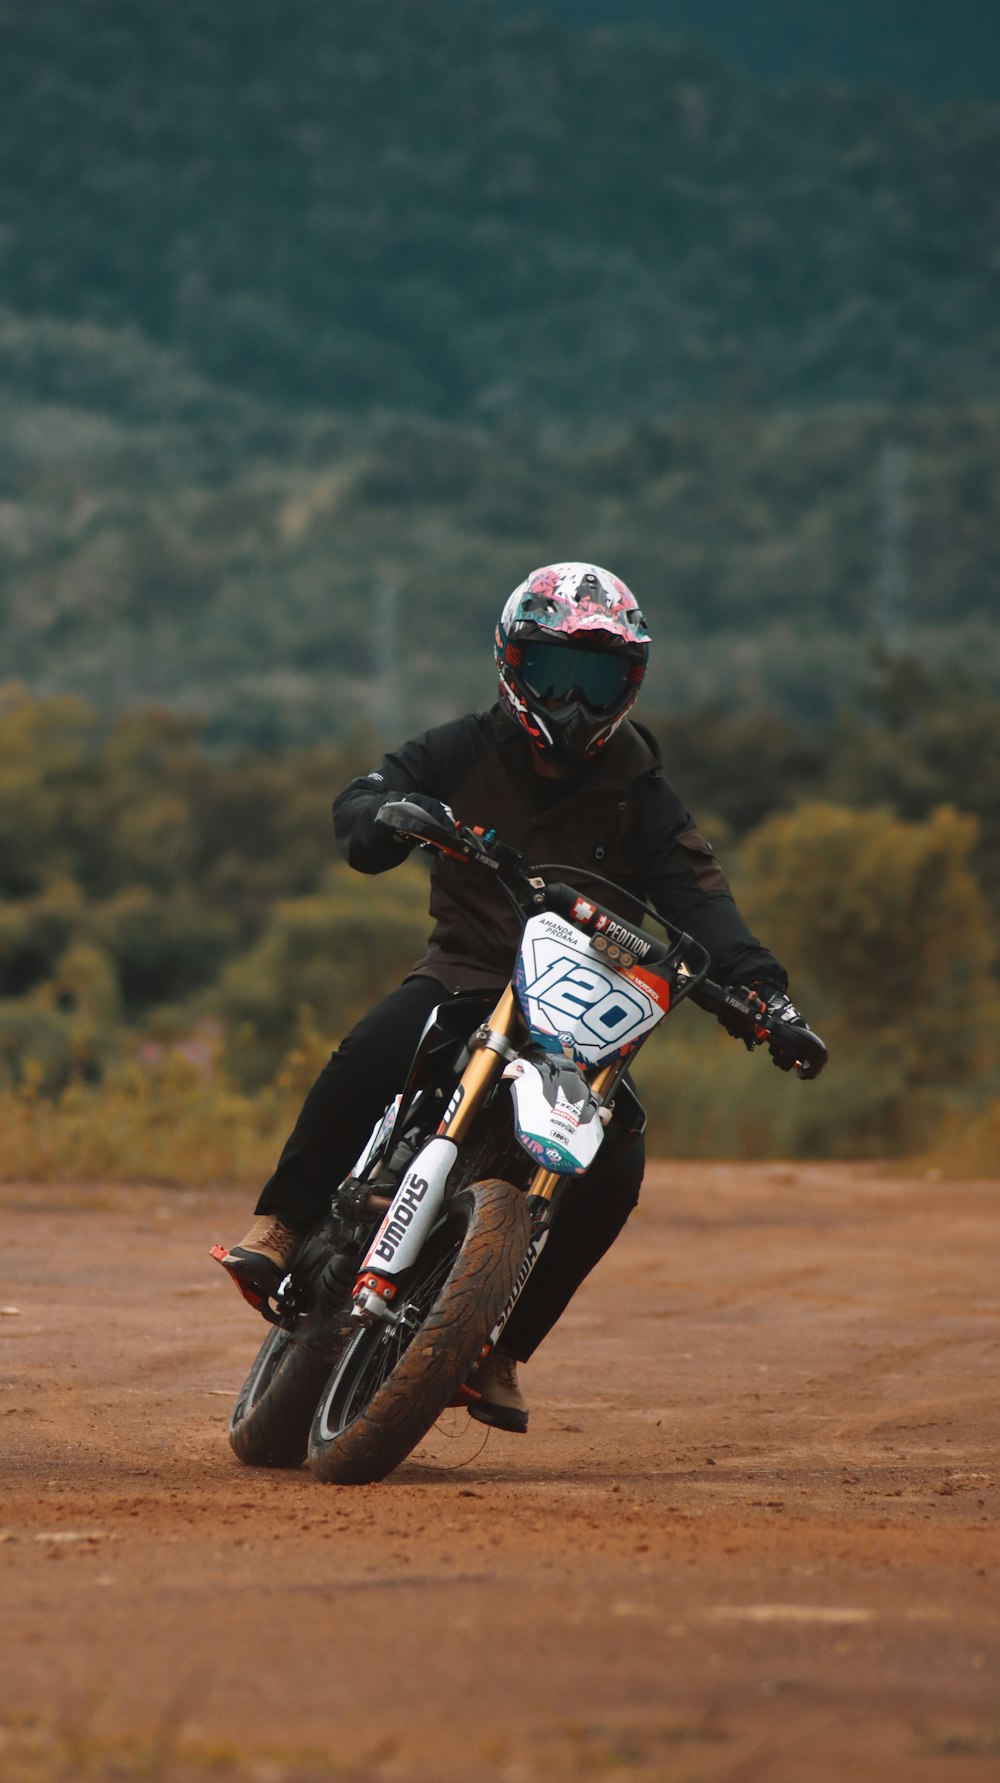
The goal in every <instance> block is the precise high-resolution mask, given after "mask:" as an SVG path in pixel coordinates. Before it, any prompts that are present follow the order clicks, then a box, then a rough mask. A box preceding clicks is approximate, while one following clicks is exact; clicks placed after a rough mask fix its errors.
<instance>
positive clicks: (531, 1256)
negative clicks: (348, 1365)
mask: <svg viewBox="0 0 1000 1783" xmlns="http://www.w3.org/2000/svg"><path fill="white" fill-rule="evenodd" d="M516 1022H517V1004H516V1000H515V997H514V991H513V988H512V987H511V986H509V985H508V987H507V989H506V990H505V991H504V992H503V994H502V996H501V997H500V1000H499V1002H498V1003H497V1005H496V1008H495V1009H494V1010H493V1012H492V1014H491V1015H490V1017H489V1020H488V1021H487V1022H485V1023H484V1024H483V1026H482V1028H480V1030H479V1034H478V1040H479V1044H478V1046H477V1048H476V1051H475V1052H474V1053H473V1055H472V1057H471V1059H470V1060H469V1063H468V1064H467V1065H466V1067H465V1070H464V1071H463V1073H462V1076H461V1078H460V1079H459V1082H458V1084H457V1085H456V1088H455V1092H454V1094H453V1096H452V1098H451V1101H450V1102H449V1104H448V1107H447V1108H446V1109H445V1113H444V1118H443V1119H442V1121H441V1124H440V1126H439V1127H438V1130H437V1133H436V1134H435V1136H434V1138H433V1139H432V1140H430V1141H429V1142H428V1143H427V1145H425V1146H424V1147H423V1149H422V1150H421V1151H420V1152H419V1153H418V1154H417V1157H416V1158H415V1159H414V1161H413V1163H412V1164H411V1165H410V1168H409V1170H408V1171H407V1172H406V1175H405V1176H404V1178H403V1181H402V1182H401V1184H400V1186H399V1188H398V1189H397V1191H396V1194H395V1195H394V1197H393V1200H392V1203H391V1205H390V1207H389V1211H388V1212H387V1214H386V1215H385V1218H384V1220H383V1221H382V1224H381V1226H380V1227H379V1229H378V1231H377V1232H376V1234H375V1237H374V1239H373V1240H372V1243H371V1245H370V1246H369V1249H368V1252H367V1255H366V1256H365V1258H364V1261H363V1262H362V1264H361V1269H360V1273H359V1275H358V1279H357V1282H356V1284H355V1288H354V1311H353V1314H352V1317H353V1318H354V1319H355V1320H356V1321H358V1322H359V1323H361V1324H368V1325H370V1324H374V1323H375V1322H376V1320H385V1321H387V1322H389V1323H391V1324H395V1323H398V1321H399V1314H398V1313H397V1312H396V1311H395V1310H394V1308H393V1301H394V1300H395V1299H396V1295H397V1293H398V1284H397V1281H396V1280H395V1279H393V1278H394V1277H397V1276H399V1275H402V1274H403V1272H404V1270H405V1269H406V1268H408V1267H409V1265H410V1263H411V1262H412V1261H414V1260H415V1258H416V1256H417V1254H418V1253H419V1251H420V1249H421V1247H422V1246H423V1243H424V1239H425V1238H426V1236H427V1233H428V1232H429V1231H430V1229H431V1227H432V1225H433V1224H434V1221H435V1220H436V1219H437V1217H438V1214H439V1213H440V1210H441V1207H442V1205H443V1202H444V1195H445V1188H446V1185H447V1180H448V1175H449V1172H450V1170H451V1166H452V1164H453V1163H454V1160H455V1157H456V1156H457V1152H458V1147H459V1145H460V1144H461V1143H462V1141H463V1139H465V1137H466V1135H467V1134H468V1131H469V1128H470V1126H471V1124H472V1121H473V1119H474V1118H475V1116H476V1114H477V1113H478V1111H479V1109H480V1107H481V1105H482V1101H483V1097H484V1096H485V1095H486V1092H487V1091H488V1090H489V1089H490V1088H491V1087H492V1085H493V1083H494V1082H495V1081H496V1078H497V1076H498V1074H499V1072H500V1071H501V1070H502V1069H503V1067H504V1066H505V1065H506V1064H507V1063H508V1062H509V1059H510V1057H511V1055H512V1047H511V1035H512V1033H513V1030H514V1028H515V1025H516ZM621 1070H622V1065H621V1061H620V1060H616V1061H614V1062H612V1063H611V1064H609V1065H605V1066H604V1067H603V1069H602V1070H601V1071H599V1072H598V1073H597V1075H596V1077H595V1078H594V1079H593V1082H592V1088H593V1091H594V1094H595V1095H597V1096H598V1097H600V1098H602V1099H603V1097H604V1095H605V1093H606V1092H608V1091H610V1090H613V1088H614V1084H615V1082H616V1081H617V1079H618V1077H619V1076H620V1074H621ZM565 1182H566V1177H565V1176H564V1175H562V1174H561V1173H560V1172H558V1171H555V1170H544V1169H539V1170H536V1171H535V1174H534V1176H533V1177H532V1179H531V1182H530V1183H529V1185H528V1211H529V1213H530V1214H531V1243H530V1245H529V1247H528V1253H527V1255H526V1257H525V1259H524V1261H523V1263H522V1265H521V1267H520V1269H519V1270H518V1272H517V1279H516V1280H515V1282H514V1286H513V1288H512V1289H511V1292H510V1296H509V1298H508V1300H507V1303H506V1305H505V1306H504V1308H503V1311H502V1312H501V1314H500V1317H499V1318H498V1319H497V1322H496V1324H495V1325H494V1327H493V1329H492V1331H491V1332H490V1334H489V1337H488V1338H487V1340H486V1343H485V1344H484V1346H483V1349H482V1351H481V1353H480V1355H479V1357H478V1360H477V1366H478V1365H479V1363H480V1362H483V1361H485V1359H486V1357H487V1356H488V1355H489V1354H490V1351H491V1350H492V1349H494V1348H495V1346H496V1344H497V1343H498V1342H499V1339H500V1335H501V1333H502V1332H503V1330H504V1328H505V1326H506V1325H507V1323H508V1320H509V1319H510V1316H511V1314H512V1313H513V1311H514V1308H515V1306H516V1305H517V1302H518V1300H519V1299H520V1297H521V1295H522V1293H523V1292H524V1289H525V1287H526V1285H527V1283H528V1282H529V1280H530V1279H531V1276H532V1274H533V1272H534V1269H535V1265H536V1264H537V1262H538V1259H539V1257H540V1256H541V1254H542V1251H543V1250H544V1248H545V1244H546V1241H547V1239H548V1235H549V1228H550V1226H551V1223H552V1217H553V1213H554V1198H555V1196H556V1193H557V1191H558V1190H559V1188H560V1186H561V1185H563V1184H565ZM404 1225H405V1232H404V1233H402V1235H401V1228H402V1227H403V1226H404ZM390 1263H391V1265H392V1275H391V1276H390V1275H388V1274H387V1273H386V1268H387V1265H388V1264H390Z"/></svg>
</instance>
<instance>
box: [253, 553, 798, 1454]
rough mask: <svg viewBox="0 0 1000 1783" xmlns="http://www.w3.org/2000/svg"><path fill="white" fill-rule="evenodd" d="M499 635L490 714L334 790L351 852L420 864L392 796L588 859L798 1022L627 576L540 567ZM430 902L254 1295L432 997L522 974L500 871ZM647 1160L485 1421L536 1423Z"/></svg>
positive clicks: (380, 1095)
mask: <svg viewBox="0 0 1000 1783" xmlns="http://www.w3.org/2000/svg"><path fill="white" fill-rule="evenodd" d="M495 644H496V661H497V668H498V671H499V677H500V686H499V700H498V701H497V703H496V704H495V705H494V706H492V707H491V708H490V710H488V711H486V712H481V713H474V714H470V715H468V716H467V717H464V718H459V719H456V720H454V721H453V722H451V723H448V724H444V725H440V726H438V727H436V728H435V729H433V730H430V731H427V732H425V733H424V734H423V735H421V736H418V737H415V738H413V739H412V740H411V741H409V742H407V743H404V744H403V745H402V746H401V747H400V748H398V749H396V750H393V751H391V752H390V753H389V754H387V755H386V756H385V757H384V758H383V760H382V762H381V763H380V765H379V767H378V768H377V769H375V770H374V771H373V772H372V773H370V774H366V775H362V776H360V777H359V778H358V779H356V780H353V781H351V783H350V785H349V786H347V787H346V788H345V789H344V791H343V792H341V793H340V794H339V796H338V797H337V799H336V800H335V802H334V807H333V812H334V829H335V833H336V837H337V841H338V843H339V845H340V849H341V851H342V853H343V854H344V856H345V857H346V859H347V861H348V862H349V864H350V865H351V866H352V867H354V868H356V869H357V870H358V871H359V872H362V873H381V872H384V871H386V870H387V869H388V868H390V867H394V866H396V865H397V864H398V862H399V861H400V860H402V859H403V858H405V855H406V854H407V853H408V852H409V848H408V847H405V846H401V845H400V843H399V841H398V840H397V839H396V837H395V836H393V835H391V834H389V833H388V832H386V831H385V830H383V829H380V828H379V827H378V826H377V825H376V824H375V821H374V819H375V815H376V813H377V811H378V810H379V808H380V806H381V805H383V804H384V803H385V802H386V801H387V800H390V799H397V798H400V797H403V796H404V795H405V797H407V798H408V799H410V800H412V801H415V802H416V803H417V804H419V805H422V806H423V807H424V808H425V809H426V810H428V811H429V812H432V813H433V814H434V815H435V816H437V817H438V818H440V819H442V820H444V821H446V822H449V823H450V822H455V821H460V822H462V823H464V824H470V825H475V824H482V825H484V826H486V827H488V828H490V829H495V830H496V831H497V833H498V834H499V835H500V836H501V837H502V838H503V840H504V841H505V842H508V843H510V844H512V845H513V846H514V847H516V848H519V849H520V850H521V851H522V852H523V853H524V854H525V855H526V857H527V859H528V860H529V861H530V862H532V863H541V862H544V861H558V862H560V863H567V864H570V865H572V866H573V867H574V868H575V869H577V871H576V872H575V874H574V884H575V885H577V886H578V887H579V888H580V889H581V890H582V891H584V892H585V893H587V892H592V894H593V895H594V896H596V897H597V898H598V899H599V900H600V901H601V902H602V903H604V904H605V905H610V907H612V908H613V909H615V910H616V911H617V912H619V913H620V914H621V915H622V916H623V917H624V918H625V920H629V919H630V918H631V919H632V920H636V917H637V910H636V906H635V905H634V904H633V903H632V902H631V898H630V894H631V895H632V896H633V897H635V898H642V899H647V900H648V901H649V902H650V903H652V904H653V906H654V907H655V908H656V909H657V910H658V911H659V912H660V914H661V915H662V916H664V917H665V918H666V919H667V920H668V921H670V922H672V923H674V924H675V925H676V926H677V927H679V928H683V929H685V930H686V931H687V932H688V933H689V934H691V935H693V936H694V938H695V940H697V941H699V942H701V943H702V945H703V946H704V947H706V948H707V950H708V952H709V955H710V957H711V973H712V976H713V977H714V978H715V979H717V980H719V981H720V982H722V983H723V984H727V985H734V986H740V987H741V988H750V989H752V990H754V991H755V992H756V993H757V994H758V995H759V996H760V997H761V998H762V999H763V1000H764V1002H765V1003H766V1004H767V1006H768V1009H769V1011H771V1012H772V1013H777V1014H779V1015H780V1017H781V1019H782V1020H783V1021H786V1022H790V1023H792V1024H801V1023H802V1018H801V1017H800V1016H799V1015H798V1012H797V1011H796V1010H795V1009H794V1007H793V1006H792V1004H791V1003H790V1002H789V1000H788V997H787V995H786V986H787V975H786V973H785V971H784V969H783V968H782V966H780V965H779V963H778V961H777V960H776V959H775V957H774V955H773V954H772V953H770V952H769V951H768V950H767V948H765V947H764V946H762V945H761V943H760V942H759V941H758V940H757V939H756V937H755V936H754V935H752V934H751V933H750V930H749V929H748V927H747V925H746V923H745V922H744V920H743V918H742V916H741V915H740V913H739V911H738V909H737V907H736V904H735V902H734V900H733V896H732V892H731V890H730V888H729V885H728V882H727V880H726V878H725V876H724V874H723V872H722V869H721V867H720V866H719V863H718V861H717V860H716V858H715V855H714V853H713V851H712V848H711V846H710V845H709V843H708V842H707V841H706V840H705V838H704V837H703V836H702V834H701V832H700V831H699V830H698V829H697V828H696V826H695V824H694V822H693V821H692V818H691V816H690V814H689V813H688V812H687V810H686V809H685V807H684V805H683V803H682V801H681V799H680V797H679V795H678V794H677V793H676V792H675V791H674V789H673V787H672V786H670V785H669V783H668V782H667V780H666V779H665V778H664V775H663V770H662V766H661V762H660V753H659V749H658V747H657V744H656V742H655V740H654V738H653V737H652V736H651V735H650V733H649V732H648V731H647V730H645V729H644V728H643V727H642V726H641V725H638V724H635V723H633V722H631V721H630V720H629V719H628V714H629V712H630V711H631V708H632V706H633V705H634V703H635V700H636V697H637V695H638V693H639V689H640V687H641V686H642V681H643V677H644V675H645V672H646V665H647V661H648V657H649V632H648V629H647V626H646V622H645V619H644V618H643V615H642V613H641V611H640V609H639V605H638V603H637V601H636V599H635V596H634V595H633V594H632V593H631V591H630V590H629V589H628V588H627V587H626V585H625V583H624V582H622V581H621V580H619V578H618V577H617V576H614V575H612V574H611V573H610V572H609V571H608V570H605V569H601V568H600V567H598V566H597V565H596V564H590V563H576V562H567V563H556V564H549V565H546V566H545V567H544V568H541V569H537V570H534V571H532V573H531V574H530V575H529V576H527V577H526V578H525V580H524V581H523V582H522V583H520V585H519V586H518V587H517V588H516V589H515V590H514V592H513V594H511V595H510V597H509V599H508V600H507V602H506V604H505V605H504V608H503V611H502V614H501V617H500V621H499V624H498V626H497V629H496V640H495ZM588 874H589V875H593V877H592V878H591V879H590V881H589V883H588ZM606 880H611V881H613V882H614V884H615V885H616V886H617V887H619V888H621V890H620V891H619V892H617V893H616V892H614V891H613V890H612V889H610V888H609V887H608V886H607V884H605V883H602V882H603V881H606ZM430 913H431V916H432V917H433V918H434V928H433V931H432V933H431V936H430V939H429V942H428V946H427V951H426V953H425V954H424V956H423V958H422V959H420V960H419V961H417V963H416V964H415V965H414V966H413V967H412V969H411V971H410V973H409V974H408V976H407V977H406V979H405V980H404V982H403V983H402V984H401V985H400V986H398V987H397V989H395V990H393V991H391V992H390V993H389V995H388V996H386V997H384V998H383V999H382V1001H381V1002H380V1003H378V1004H376V1006H375V1007H374V1008H373V1009H371V1010H370V1011H369V1012H368V1013H367V1014H366V1015H365V1016H364V1017H363V1018H362V1020H361V1021H360V1022H359V1023H358V1024H357V1026H356V1027H355V1028H354V1029H353V1030H352V1032H351V1033H350V1034H348V1035H347V1037H346V1038H345V1039H344V1040H343V1041H342V1042H341V1044H340V1046H339V1048H338V1049H337V1051H336V1052H334V1053H333V1055H332V1056H331V1058H330V1060H329V1062H328V1063H327V1064H326V1065H325V1066H324V1068H323V1070H322V1071H321V1072H320V1074H319V1077H318V1078H317V1080H316V1082H315V1084H314V1085H313V1087H312V1089H311V1090H310V1091H309V1093H308V1095H307V1097H306V1100H305V1103H304V1104H303V1107H302V1110H301V1113H300V1114H299V1117H298V1120H297V1122H296V1125H295V1128H294V1130H293V1132H292V1134H291V1136H290V1138H289V1139H288V1141H287V1143H286V1145H285V1147H284V1150H283V1151H282V1153H281V1156H280V1158H279V1160H278V1164H277V1167H276V1169H275V1171H274V1174H273V1175H272V1177H271V1178H270V1180H269V1181H268V1183H267V1184H266V1186H265V1188H264V1190H263V1193H262V1194H261V1196H260V1199H259V1200H258V1203H257V1207H256V1217H255V1219H254V1222H253V1224H252V1226H251V1227H250V1230H249V1232H248V1233H247V1234H246V1236H245V1238H243V1240H242V1241H241V1242H240V1244H238V1245H235V1246H234V1247H233V1248H232V1250H230V1251H229V1252H228V1253H227V1255H226V1257H225V1258H224V1263H225V1266H226V1268H227V1269H228V1270H229V1272H230V1274H231V1275H232V1276H233V1277H234V1279H235V1280H236V1282H237V1285H238V1286H239V1287H240V1288H241V1291H243V1292H244V1293H245V1294H246V1295H247V1298H249V1299H250V1300H251V1303H252V1304H253V1303H256V1304H259V1303H260V1301H261V1299H262V1298H267V1297H268V1296H269V1295H271V1294H273V1293H274V1291H275V1289H276V1287H277V1285H278V1282H279V1281H280V1279H281V1277H282V1276H283V1275H284V1274H285V1272H286V1270H287V1267H288V1264H289V1261H290V1259H291V1257H292V1255H293V1253H294V1250H295V1247H296V1245H297V1243H298V1241H299V1238H300V1236H301V1234H302V1233H303V1232H305V1231H306V1230H307V1229H308V1228H309V1227H310V1226H312V1225H313V1224H315V1222H316V1220H317V1219H319V1218H320V1217H321V1216H322V1214H323V1212H324V1211H325V1208H326V1207H327V1206H328V1205H329V1200H330V1196H331V1193H332V1191H333V1189H334V1188H335V1187H336V1185H337V1184H338V1183H339V1182H340V1181H341V1180H342V1179H343V1178H344V1177H345V1176H346V1175H347V1174H348V1172H349V1171H350V1168H351V1165H352V1164H353V1162H354V1159H355V1158H356V1157H357V1155H358V1153H359V1152H360V1150H361V1148H362V1146H363V1144H364V1142H365V1140H366V1139H367V1137H368V1135H369V1133H370V1131H371V1129H372V1126H373V1125H374V1123H375V1121H376V1120H377V1119H378V1117H379V1116H380V1114H381V1112H382V1110H383V1108H384V1107H385V1106H386V1104H387V1103H388V1102H389V1101H390V1100H391V1098H392V1097H393V1095H394V1094H395V1093H396V1091H397V1090H398V1089H399V1088H400V1087H401V1085H402V1082H403V1080H404V1079H405V1076H406V1070H407V1066H408V1063H409V1060H410V1057H411V1056H412V1053H413V1051H414V1048H415V1046H416V1044H417V1041H418V1039H419V1037H420V1034H421V1032H422V1029H423V1027H424V1024H425V1022H426V1020H427V1017H428V1016H429V1014H430V1013H431V1011H432V1009H433V1008H434V1007H435V1006H436V1005H437V1004H438V1003H440V1002H441V1000H442V999H443V998H447V997H450V996H453V995H456V994H458V993H460V992H469V991H479V990H482V991H484V992H486V991H488V992H491V993H494V994H498V993H499V991H500V990H501V989H502V987H503V986H504V985H505V984H506V983H507V982H508V980H509V978H510V975H511V971H512V969H513V963H514V958H515V953H516V947H517V942H518V931H517V925H516V920H515V917H514V914H513V913H512V911H511V910H510V908H509V906H508V904H507V903H506V901H505V900H504V898H503V896H502V894H501V893H500V891H499V889H498V888H497V886H496V885H495V884H494V883H493V882H492V879H491V876H490V875H489V874H487V873H483V872H477V871H470V870H469V869H468V867H466V866H463V865H462V864H460V863H459V862H457V861H455V860H450V859H448V858H446V857H443V856H441V855H438V854H435V856H434V859H433V864H432V867H431V890H430ZM773 1056H774V1058H775V1063H776V1064H778V1065H779V1066H780V1067H781V1068H782V1069H783V1070H790V1069H791V1068H792V1066H793V1065H794V1063H795V1059H794V1054H793V1053H791V1052H787V1051H786V1052H783V1051H782V1050H781V1048H780V1047H779V1048H778V1050H777V1051H776V1052H775V1053H774V1055H773ZM612 1132H613V1128H612V1129H611V1130H609V1139H610V1138H611V1136H612ZM644 1161H645V1159H644V1147H643V1140H642V1135H641V1133H638V1134H636V1133H630V1134H625V1135H624V1136H621V1137H620V1138H619V1140H618V1143H617V1144H610V1145H609V1144H606V1145H605V1146H604V1147H602V1150H601V1152H600V1153H599V1154H598V1157H597V1160H596V1162H595V1164H594V1165H593V1167H592V1168H591V1170H590V1171H589V1172H588V1174H587V1175H586V1176H585V1177H584V1178H583V1179H582V1181H581V1182H580V1184H579V1185H578V1187H577V1191H576V1194H575V1196H574V1198H573V1199H572V1201H571V1202H570V1203H569V1204H568V1206H567V1207H566V1209H565V1211H564V1212H563V1213H561V1214H560V1217H559V1219H557V1220H556V1222H555V1225H554V1226H553V1228H552V1232H551V1235H550V1238H549V1242H548V1244H547V1246H546V1248H545V1250H544V1251H543V1253H542V1256H541V1258H540V1260H539V1263H538V1265H537V1267H536V1269H535V1271H534V1273H533V1275H532V1277H531V1279H530V1280H529V1282H528V1284H527V1286H526V1288H525V1290H524V1293H523V1294H522V1296H521V1299H520V1300H519V1302H518V1304H517V1306H516V1308H515V1310H514V1313H513V1315H512V1316H511V1319H510V1321H509V1324H508V1325H507V1328H506V1330H505V1331H504V1335H503V1339H502V1342H501V1344H500V1346H499V1347H498V1349H497V1350H496V1351H494V1352H493V1354H492V1355H491V1356H490V1357H489V1358H488V1359H487V1361H486V1362H485V1363H484V1364H482V1366H481V1368H480V1370H479V1374H478V1375H477V1381H476V1384H477V1387H478V1388H479V1389H480V1390H481V1397H480V1399H479V1401H478V1402H477V1403H476V1404H475V1405H474V1406H473V1407H472V1408H471V1409H472V1414H473V1416H475V1417H478V1418H479V1419H480V1420H481V1421H482V1422H485V1423H490V1424H495V1425H498V1426H499V1427H500V1428H503V1429H506V1430H514V1431H523V1430H526V1429H527V1423H528V1411H527V1406H526V1404H525V1401H524V1397H523V1394H522V1392H521V1389H520V1385H519V1382H518V1379H517V1370H516V1364H517V1363H518V1362H526V1361H527V1360H528V1358H529V1357H530V1356H531V1355H532V1353H533V1352H534V1350H535V1349H536V1348H537V1345H538V1344H539V1343H540V1342H541V1340H542V1338H543V1337H544V1336H545V1335H546V1333H547V1332H548V1331H549V1330H550V1329H551V1327H552V1326H553V1325H554V1324H555V1322H556V1320H557V1319H558V1318H559V1316H560V1314H561V1313H562V1311H563V1310H564V1308H565V1306H566V1305H567V1303H568V1301H569V1299H570V1298H571V1296H572V1294H573V1293H574V1292H575V1290H576V1289H577V1288H578V1287H579V1285H580V1283H581V1282H582V1281H583V1279H584V1277H585V1276H586V1275H587V1274H588V1273H589V1271H590V1270H591V1269H592V1268H593V1267H594V1265H595V1264H596V1263H597V1262H598V1260H599V1259H600V1257H601V1256H603V1254H604V1252H605V1251H606V1250H607V1249H608V1247H609V1245H610V1244H611V1243H612V1242H613V1240H614V1239H615V1238H616V1237H617V1235H618V1233H619V1232H620V1230H621V1228H622V1226H623V1225H624V1223H625V1221H626V1219H627V1218H628V1216H629V1214H630V1213H631V1211H632V1209H633V1208H634V1206H635V1204H636V1202H637V1200H638V1195H639V1187H640V1184H641V1181H642V1175H643V1167H644Z"/></svg>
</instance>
